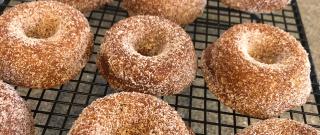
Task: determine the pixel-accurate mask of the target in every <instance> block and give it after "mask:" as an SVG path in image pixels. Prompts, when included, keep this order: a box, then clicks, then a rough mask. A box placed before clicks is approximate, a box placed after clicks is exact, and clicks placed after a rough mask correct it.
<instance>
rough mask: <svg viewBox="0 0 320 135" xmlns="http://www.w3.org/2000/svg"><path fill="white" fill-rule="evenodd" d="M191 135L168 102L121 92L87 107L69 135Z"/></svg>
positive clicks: (148, 96) (140, 94) (149, 96)
mask: <svg viewBox="0 0 320 135" xmlns="http://www.w3.org/2000/svg"><path fill="white" fill-rule="evenodd" d="M97 134H108V135H123V134H129V135H147V134H157V135H158V134H159V135H173V134H175V135H192V134H193V133H192V132H191V131H190V130H189V129H188V128H187V127H186V125H185V123H184V122H183V120H182V119H181V117H180V116H179V114H178V113H177V112H176V111H175V110H174V109H173V108H172V107H171V106H170V105H168V104H167V103H166V102H164V101H162V100H160V99H158V98H156V97H154V96H151V95H147V94H142V93H135V92H132V93H131V92H121V93H116V94H113V95H111V96H106V97H104V98H101V99H98V100H96V101H94V102H93V103H91V104H90V105H89V106H88V107H86V108H85V109H84V110H83V111H82V113H81V114H80V116H79V118H78V119H77V120H76V121H75V122H74V124H73V126H72V128H71V129H70V131H69V133H68V135H97Z"/></svg>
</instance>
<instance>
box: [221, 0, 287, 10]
mask: <svg viewBox="0 0 320 135" xmlns="http://www.w3.org/2000/svg"><path fill="white" fill-rule="evenodd" d="M220 2H222V3H223V4H225V5H227V6H229V7H231V8H234V9H238V10H241V11H246V12H251V13H256V12H257V13H270V12H272V11H274V10H280V9H283V8H284V7H286V6H287V5H288V4H290V2H291V0H220Z"/></svg>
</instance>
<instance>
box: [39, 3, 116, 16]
mask: <svg viewBox="0 0 320 135" xmlns="http://www.w3.org/2000/svg"><path fill="white" fill-rule="evenodd" d="M40 1H59V2H62V3H65V4H68V5H70V6H72V7H74V8H76V9H78V10H80V11H81V12H83V13H86V12H90V11H92V10H95V9H97V8H99V7H102V6H104V5H106V4H109V3H111V2H112V1H113V0H40Z"/></svg>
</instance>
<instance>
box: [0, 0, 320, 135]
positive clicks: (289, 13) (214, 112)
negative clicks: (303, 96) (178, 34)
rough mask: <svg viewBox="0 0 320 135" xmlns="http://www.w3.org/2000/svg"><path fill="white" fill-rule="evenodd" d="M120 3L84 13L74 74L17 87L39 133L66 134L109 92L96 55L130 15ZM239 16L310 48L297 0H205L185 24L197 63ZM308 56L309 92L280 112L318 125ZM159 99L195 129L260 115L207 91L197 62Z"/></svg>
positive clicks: (317, 96)
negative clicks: (83, 51) (251, 5)
mask: <svg viewBox="0 0 320 135" xmlns="http://www.w3.org/2000/svg"><path fill="white" fill-rule="evenodd" d="M22 2H26V1H13V0H11V1H10V0H5V1H4V3H3V4H2V5H0V14H1V13H2V12H3V10H5V9H6V8H8V7H12V6H14V5H16V4H19V3H22ZM120 4H121V2H119V1H114V2H113V3H112V4H110V5H108V6H105V7H103V8H100V9H98V10H95V11H93V12H91V13H88V14H86V17H87V18H88V20H89V22H90V25H91V28H92V32H93V33H94V50H93V54H92V55H91V57H90V61H89V62H88V63H87V65H86V67H85V68H84V69H83V70H82V72H81V73H79V75H78V76H77V77H76V78H74V79H73V80H71V81H70V82H69V83H67V84H64V85H62V86H59V87H56V88H52V89H47V90H37V89H27V88H21V87H16V89H17V90H18V91H19V93H20V94H21V96H22V97H23V98H25V99H26V100H27V102H28V103H29V104H30V107H31V108H32V112H33V116H34V118H35V122H36V129H37V134H42V135H44V134H45V135H61V134H62V135H64V134H67V132H68V130H69V129H70V127H71V125H72V123H73V122H74V121H75V119H76V118H77V117H78V115H79V114H80V113H81V111H82V109H83V108H85V107H86V106H88V105H89V104H90V103H91V102H92V101H93V100H95V99H97V98H100V97H103V96H105V95H108V94H110V93H113V90H112V89H110V88H109V87H108V84H106V82H105V80H104V79H102V77H101V76H100V75H99V73H98V70H97V67H96V64H95V63H96V62H95V61H96V56H97V52H98V51H99V47H100V44H101V39H102V38H103V37H104V34H105V31H106V30H108V29H109V28H110V27H111V26H112V25H113V24H114V23H116V22H118V21H119V20H121V19H124V18H126V17H127V16H128V14H127V12H126V11H124V10H123V9H121V8H120ZM243 22H259V23H267V24H271V25H274V26H277V27H280V28H282V29H284V30H285V31H288V32H290V33H291V34H292V35H293V36H295V37H296V38H297V39H298V40H300V41H301V43H302V45H303V46H304V48H305V49H306V50H307V51H308V52H310V49H309V46H308V42H307V38H306V35H305V31H304V28H303V25H302V20H301V17H300V13H299V8H298V5H297V2H296V0H292V3H291V4H290V6H288V7H286V8H285V9H284V10H282V11H278V12H273V13H271V14H248V13H244V12H240V11H237V10H233V9H229V8H227V7H225V6H224V5H222V4H221V3H219V2H218V1H217V0H208V4H207V7H206V10H205V12H204V13H203V15H202V16H201V17H199V18H198V19H197V20H196V21H195V22H194V23H192V24H190V25H188V26H186V27H185V30H186V31H187V32H188V33H189V34H190V36H191V37H192V39H193V42H194V44H195V49H196V53H197V55H198V60H199V63H200V55H201V53H202V51H203V49H205V48H206V47H207V46H208V45H209V44H211V43H212V42H213V41H215V40H216V39H217V38H218V37H219V35H220V34H221V33H223V32H224V31H225V30H226V29H228V28H230V27H231V26H232V25H234V24H239V23H243ZM309 58H310V61H311V64H312V72H311V76H310V77H311V79H312V87H313V92H312V95H311V96H310V98H309V100H308V102H307V104H305V105H303V106H301V107H297V108H294V109H293V110H290V111H288V112H286V113H284V114H282V115H281V116H280V117H282V118H291V119H294V120H297V121H300V122H303V123H306V124H309V125H311V126H313V127H315V128H318V129H319V128H320V119H319V118H320V114H319V109H320V91H319V84H318V82H317V78H316V74H315V69H314V65H313V62H312V58H311V55H310V57H309ZM162 99H163V100H165V101H167V102H168V103H169V104H170V105H171V106H172V107H174V108H175V109H176V110H177V111H178V112H179V113H180V115H181V116H182V117H183V119H184V120H185V122H186V123H187V124H188V125H189V126H191V127H192V129H193V130H194V132H195V133H196V134H198V135H216V134H217V135H230V134H235V133H237V132H239V130H241V129H243V128H245V127H247V126H248V125H250V124H252V123H254V122H257V121H259V119H255V118H250V117H247V116H244V115H241V114H238V113H237V112H234V111H233V110H231V109H230V108H228V107H226V106H224V105H223V104H222V103H220V102H219V101H218V100H217V99H216V98H215V97H214V95H212V94H211V93H210V92H209V91H208V89H207V86H206V83H205V82H204V79H203V76H202V73H201V71H200V67H199V68H198V71H197V76H196V79H195V80H194V82H193V84H192V85H191V86H190V87H189V88H187V89H186V90H185V91H183V92H182V93H181V94H178V95H176V96H167V97H162Z"/></svg>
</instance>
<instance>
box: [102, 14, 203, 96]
mask: <svg viewBox="0 0 320 135" xmlns="http://www.w3.org/2000/svg"><path fill="white" fill-rule="evenodd" d="M97 67H98V68H99V70H100V73H101V74H102V75H103V76H104V77H105V78H106V79H107V81H108V83H109V84H110V85H111V87H113V88H115V89H117V90H119V91H135V92H141V93H147V94H152V95H170V94H176V93H179V92H180V91H182V90H183V89H184V88H185V87H187V86H189V85H190V84H191V82H192V81H193V79H194V77H195V73H196V68H197V63H196V54H195V50H194V47H193V43H192V40H191V38H190V36H189V35H188V34H187V33H186V32H185V31H184V30H183V29H182V28H181V27H180V26H178V25H177V24H174V23H173V22H171V21H169V20H167V19H163V18H160V17H156V16H134V17H130V18H127V19H124V20H121V21H120V22H118V23H117V24H115V25H114V26H113V27H112V28H111V29H110V30H109V31H108V32H107V33H106V36H105V39H104V43H102V45H101V50H100V52H99V55H98V60H97Z"/></svg>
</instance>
